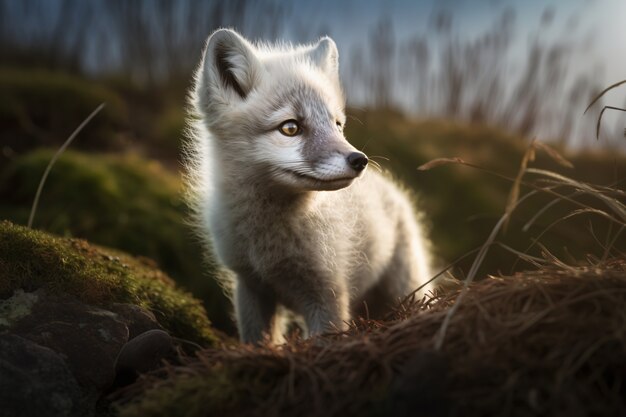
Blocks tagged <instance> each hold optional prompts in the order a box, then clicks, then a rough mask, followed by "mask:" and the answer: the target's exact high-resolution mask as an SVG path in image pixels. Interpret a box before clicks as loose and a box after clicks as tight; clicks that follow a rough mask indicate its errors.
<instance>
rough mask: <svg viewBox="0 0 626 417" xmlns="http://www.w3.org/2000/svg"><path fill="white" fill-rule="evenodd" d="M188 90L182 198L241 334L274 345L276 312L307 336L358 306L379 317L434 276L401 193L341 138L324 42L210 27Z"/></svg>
mask: <svg viewBox="0 0 626 417" xmlns="http://www.w3.org/2000/svg"><path fill="white" fill-rule="evenodd" d="M191 98H192V104H193V109H192V111H193V112H194V120H193V121H192V124H193V125H192V129H191V135H190V136H191V138H190V140H189V144H188V145H189V146H188V148H189V152H188V154H189V155H188V156H189V158H188V159H189V165H188V173H189V178H190V184H191V197H192V203H193V204H194V207H195V209H196V214H197V216H198V220H199V222H200V223H201V228H202V229H203V232H204V234H205V236H206V238H207V240H208V242H209V243H210V245H211V246H212V248H213V250H214V251H215V253H216V255H217V257H218V259H219V261H220V262H221V263H222V264H223V265H225V266H226V267H228V268H229V269H230V270H231V271H233V272H234V274H235V278H234V282H233V284H234V305H235V315H236V319H237V325H238V330H239V334H240V337H241V340H242V341H244V342H252V343H257V342H259V341H260V340H262V338H263V337H264V335H266V334H267V335H270V336H271V337H273V338H274V341H277V340H279V337H280V333H281V331H282V328H281V324H280V323H281V320H280V318H281V316H282V315H283V314H284V308H286V309H288V310H291V311H293V312H294V313H296V314H298V315H300V316H301V317H302V318H303V320H304V323H305V324H306V327H307V329H308V333H309V335H316V334H320V333H323V332H325V331H329V330H334V329H343V328H345V326H346V322H347V321H348V320H350V318H351V317H352V316H353V315H354V314H356V312H357V311H363V308H362V307H363V305H364V304H366V305H367V311H368V312H369V314H370V315H376V314H381V313H382V312H384V311H385V309H388V308H389V307H391V306H392V305H393V304H394V303H395V302H397V300H398V299H399V298H400V297H403V296H405V295H407V294H408V293H410V292H411V291H414V290H415V289H417V288H418V287H419V286H420V285H422V284H424V283H425V282H426V281H427V280H428V279H429V278H430V268H429V263H430V257H429V252H428V249H429V248H428V246H429V245H428V243H427V241H426V240H425V238H424V236H423V232H422V229H421V227H420V225H419V223H418V221H417V220H416V217H415V214H414V211H413V207H412V205H411V203H410V201H409V199H408V198H407V195H406V194H405V193H404V192H403V191H402V190H400V189H399V188H398V186H396V185H395V184H394V183H393V182H392V181H391V180H390V179H388V178H387V177H386V176H384V175H381V174H379V173H377V172H373V171H372V170H363V166H364V164H365V163H367V159H366V158H365V155H363V154H361V153H360V152H358V151H357V150H356V149H355V148H353V147H352V146H351V145H350V144H349V143H348V142H347V141H346V139H345V137H344V136H343V125H344V124H345V114H344V104H345V99H344V96H343V93H342V91H341V86H340V84H339V73H338V53H337V47H336V46H335V43H334V42H333V41H332V40H331V39H330V38H328V37H325V38H322V39H321V40H320V41H319V42H317V43H316V44H314V45H306V46H298V47H291V46H288V45H279V46H268V45H253V44H251V43H250V42H248V41H247V40H245V39H244V38H243V37H241V36H240V35H238V34H237V33H236V32H234V31H232V30H228V29H220V30H218V31H216V32H214V33H213V34H212V35H211V36H210V37H209V39H208V41H207V45H206V49H205V51H204V57H203V60H202V64H201V65H200V67H199V69H198V71H197V74H196V79H195V86H194V89H193V91H192V94H191ZM290 120H291V121H292V122H290V124H288V125H283V123H284V122H286V121H290ZM294 123H295V124H294ZM296 127H297V134H295V135H291V133H293V132H294V131H296ZM281 129H283V130H281ZM285 129H286V130H285ZM289 129H291V130H289ZM285 132H288V133H289V134H286V133H285ZM349 156H350V159H349V158H348V157H349ZM427 289H429V286H425V287H424V290H423V291H425V290H427Z"/></svg>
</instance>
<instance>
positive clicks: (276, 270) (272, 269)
mask: <svg viewBox="0 0 626 417" xmlns="http://www.w3.org/2000/svg"><path fill="white" fill-rule="evenodd" d="M231 214H232V213H231ZM216 226H217V227H216V229H217V230H218V233H217V240H219V242H216V243H217V245H216V246H217V247H219V248H220V252H221V254H220V258H221V259H222V260H223V262H224V263H225V264H226V265H227V266H228V267H229V268H231V269H233V270H234V271H236V272H237V271H250V270H251V271H254V272H255V273H256V274H259V275H261V276H263V277H267V278H269V277H271V276H272V275H276V274H284V273H286V272H290V273H299V272H302V271H308V270H311V269H315V270H320V271H321V270H325V271H328V272H329V273H334V272H335V270H336V262H335V259H336V257H337V256H336V255H337V251H338V249H339V248H338V247H339V246H341V245H340V242H339V241H338V239H337V233H336V230H335V228H334V227H332V222H329V219H324V218H322V217H319V216H315V215H308V216H299V217H293V216H287V215H285V214H280V213H267V212H263V211H258V212H256V213H250V212H249V213H246V214H245V215H244V214H242V215H239V216H237V215H233V216H230V217H229V218H228V220H227V221H224V222H222V223H221V225H216ZM216 229H214V230H216Z"/></svg>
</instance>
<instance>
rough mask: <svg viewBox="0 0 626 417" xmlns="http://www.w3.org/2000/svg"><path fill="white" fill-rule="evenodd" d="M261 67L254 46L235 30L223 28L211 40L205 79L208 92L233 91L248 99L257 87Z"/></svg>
mask: <svg viewBox="0 0 626 417" xmlns="http://www.w3.org/2000/svg"><path fill="white" fill-rule="evenodd" d="M260 70H261V63H260V62H259V60H258V58H257V56H256V53H255V51H254V47H253V46H252V45H251V44H250V43H249V42H248V41H247V40H245V39H244V38H243V37H242V36H241V35H239V34H238V33H237V32H235V31H234V30H230V29H219V30H217V31H215V32H213V34H212V35H211V36H209V39H208V41H207V46H206V50H205V52H204V63H203V78H204V82H205V83H206V84H205V88H208V89H209V91H205V94H206V93H208V94H211V95H212V94H215V93H222V92H224V91H229V90H230V91H231V92H234V93H236V94H237V96H239V97H240V98H241V99H245V98H246V97H247V96H248V94H249V93H250V91H251V90H252V89H253V88H254V87H255V85H256V83H257V81H258V78H259V75H260Z"/></svg>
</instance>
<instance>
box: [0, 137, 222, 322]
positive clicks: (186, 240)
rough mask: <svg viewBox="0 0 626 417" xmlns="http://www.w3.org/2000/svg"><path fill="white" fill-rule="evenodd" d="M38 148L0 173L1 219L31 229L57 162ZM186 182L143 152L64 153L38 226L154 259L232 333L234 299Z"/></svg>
mask: <svg viewBox="0 0 626 417" xmlns="http://www.w3.org/2000/svg"><path fill="white" fill-rule="evenodd" d="M52 155H53V152H52V151H50V150H42V149H40V150H37V151H34V152H31V153H28V154H25V155H24V156H22V157H19V158H17V159H15V160H14V161H12V163H11V164H9V165H8V166H7V167H6V169H4V170H3V171H2V172H0V219H2V218H4V219H8V220H11V221H13V222H14V223H19V224H26V221H27V219H28V214H29V211H30V206H31V204H32V200H33V197H34V195H35V192H36V190H37V185H38V183H39V180H40V178H41V175H42V174H43V172H44V170H45V167H46V165H47V164H48V162H49V161H50V159H51V158H52ZM181 194H182V183H181V180H180V178H179V177H178V176H176V175H174V174H172V173H170V172H168V171H167V170H166V169H164V168H163V166H162V165H160V164H159V163H157V162H154V161H148V160H145V159H143V158H141V157H139V156H137V155H124V156H120V155H104V154H84V153H81V152H76V151H68V152H66V153H64V154H63V155H62V156H61V158H60V159H59V160H58V161H57V163H56V164H55V166H54V168H53V169H52V171H51V172H50V175H49V177H48V180H47V182H46V186H45V188H44V190H43V194H42V196H41V200H40V202H39V208H38V211H37V214H36V216H35V222H34V227H36V228H38V229H43V230H46V231H49V232H52V233H55V234H58V235H62V236H67V237H79V238H83V239H87V240H89V241H90V242H94V243H96V244H99V245H104V246H108V247H114V248H116V249H120V250H123V251H125V252H128V253H130V254H132V255H141V256H145V257H148V258H151V259H154V260H155V261H156V262H157V264H158V265H159V267H160V268H162V269H163V270H164V271H165V272H166V273H168V274H169V275H170V276H172V277H173V278H174V279H175V280H176V281H177V282H178V283H179V284H181V285H182V286H183V287H185V288H186V289H188V290H189V291H191V292H193V293H194V294H195V295H196V296H197V297H199V298H201V299H202V301H203V302H204V304H205V307H206V308H207V311H208V313H209V317H210V318H211V320H212V321H213V323H215V325H216V326H217V327H218V328H220V329H223V330H227V331H228V330H230V329H231V327H229V326H231V324H230V323H231V320H230V317H229V311H230V309H231V307H230V302H229V301H228V300H227V299H226V297H225V296H224V295H223V293H222V290H221V288H219V286H218V284H217V280H216V279H215V278H216V275H217V274H219V273H220V272H219V270H218V269H217V267H216V266H215V263H214V262H211V260H210V259H209V260H208V261H205V260H204V259H205V255H204V253H203V250H202V248H201V245H200V242H199V241H198V239H197V238H196V237H195V236H194V234H193V230H192V227H191V226H189V225H188V224H186V221H187V219H188V218H189V213H188V210H187V207H186V206H185V204H184V202H183V198H182V195H181Z"/></svg>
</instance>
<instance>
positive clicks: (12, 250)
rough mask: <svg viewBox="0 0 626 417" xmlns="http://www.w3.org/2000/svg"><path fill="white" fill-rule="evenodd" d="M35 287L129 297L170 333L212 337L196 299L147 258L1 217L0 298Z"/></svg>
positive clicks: (98, 297) (202, 339) (108, 299)
mask: <svg viewBox="0 0 626 417" xmlns="http://www.w3.org/2000/svg"><path fill="white" fill-rule="evenodd" d="M39 288H43V289H45V290H46V291H49V292H51V293H55V294H56V293H66V294H70V295H73V296H75V297H78V298H79V299H80V300H82V301H84V302H87V303H93V304H98V305H106V304H107V303H113V302H120V303H134V304H137V305H140V306H142V307H145V308H147V309H149V310H151V311H152V312H153V313H154V314H155V315H156V317H157V318H158V320H159V322H160V323H161V324H162V325H163V326H164V327H165V328H166V329H168V330H169V331H170V332H172V334H173V335H175V336H178V337H182V338H186V339H189V340H193V341H196V342H198V343H202V344H203V345H208V346H210V345H212V344H214V343H215V342H216V340H217V339H216V336H215V335H214V333H213V331H212V330H211V325H210V322H209V320H208V318H207V316H206V313H205V311H204V309H203V307H202V305H201V304H200V302H199V301H197V300H195V299H194V298H192V297H191V296H190V295H189V294H187V293H185V292H183V291H180V290H178V289H176V288H175V287H174V284H173V281H172V280H171V279H170V278H169V277H167V275H165V274H164V273H162V272H160V271H159V270H158V269H156V268H154V266H152V265H150V264H149V263H145V262H142V261H141V260H137V259H134V258H132V257H130V256H127V255H124V254H122V253H121V252H117V251H113V250H108V249H104V248H100V247H96V246H92V245H89V244H88V243H87V242H85V241H83V240H78V239H64V238H59V237H54V236H52V235H49V234H47V233H44V232H40V231H35V230H31V229H28V228H25V227H22V226H17V225H14V224H12V223H10V222H7V221H3V222H0V298H8V297H9V296H11V294H13V292H14V291H15V290H18V289H22V290H24V291H34V290H36V289H39Z"/></svg>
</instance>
